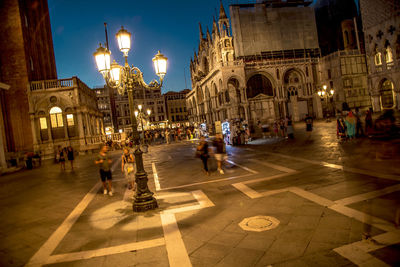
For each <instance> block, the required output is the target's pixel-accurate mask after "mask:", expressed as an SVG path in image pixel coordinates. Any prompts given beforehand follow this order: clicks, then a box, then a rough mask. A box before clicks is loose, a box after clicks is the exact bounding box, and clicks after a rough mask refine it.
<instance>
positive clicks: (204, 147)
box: [197, 136, 210, 175]
mask: <svg viewBox="0 0 400 267" xmlns="http://www.w3.org/2000/svg"><path fill="white" fill-rule="evenodd" d="M197 151H199V153H200V159H201V161H202V162H203V167H204V170H205V172H206V174H207V175H210V173H209V172H208V158H209V157H210V154H209V151H208V143H207V141H206V138H205V137H204V136H202V137H201V138H200V144H199V145H198V146H197Z"/></svg>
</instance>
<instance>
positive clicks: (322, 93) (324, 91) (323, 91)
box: [317, 84, 335, 109]
mask: <svg viewBox="0 0 400 267" xmlns="http://www.w3.org/2000/svg"><path fill="white" fill-rule="evenodd" d="M317 94H318V95H319V97H321V99H324V101H325V103H326V108H327V109H328V99H331V98H332V97H333V95H334V94H335V90H333V89H330V90H328V87H327V86H326V85H325V84H324V85H323V86H322V88H320V89H319V90H318V92H317ZM332 99H333V98H332Z"/></svg>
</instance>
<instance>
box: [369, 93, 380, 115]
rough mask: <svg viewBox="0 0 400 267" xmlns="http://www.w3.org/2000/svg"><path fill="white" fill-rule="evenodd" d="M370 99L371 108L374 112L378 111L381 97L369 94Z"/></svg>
mask: <svg viewBox="0 0 400 267" xmlns="http://www.w3.org/2000/svg"><path fill="white" fill-rule="evenodd" d="M371 100H372V109H373V110H374V112H379V111H381V97H380V95H372V96H371Z"/></svg>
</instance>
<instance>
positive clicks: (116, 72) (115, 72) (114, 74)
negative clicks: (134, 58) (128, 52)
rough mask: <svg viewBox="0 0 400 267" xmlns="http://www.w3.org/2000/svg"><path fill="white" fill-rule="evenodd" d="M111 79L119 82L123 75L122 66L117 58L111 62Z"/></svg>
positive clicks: (116, 82)
mask: <svg viewBox="0 0 400 267" xmlns="http://www.w3.org/2000/svg"><path fill="white" fill-rule="evenodd" d="M110 76H111V80H112V81H113V82H115V84H119V81H120V77H121V67H120V65H118V63H117V62H115V60H113V62H112V63H111V71H110Z"/></svg>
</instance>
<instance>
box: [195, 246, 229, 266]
mask: <svg viewBox="0 0 400 267" xmlns="http://www.w3.org/2000/svg"><path fill="white" fill-rule="evenodd" d="M226 245H228V246H223V245H219V244H213V243H205V244H204V245H203V246H201V247H200V248H198V249H197V250H195V251H194V252H193V253H192V254H190V256H192V257H195V258H203V257H204V258H213V259H216V260H217V262H218V261H220V260H221V259H223V258H224V257H225V256H226V255H228V254H229V253H230V252H231V251H232V247H230V246H229V244H226Z"/></svg>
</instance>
